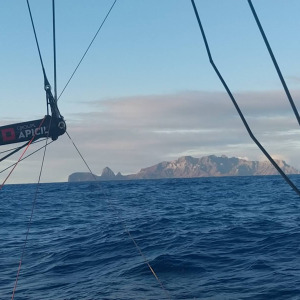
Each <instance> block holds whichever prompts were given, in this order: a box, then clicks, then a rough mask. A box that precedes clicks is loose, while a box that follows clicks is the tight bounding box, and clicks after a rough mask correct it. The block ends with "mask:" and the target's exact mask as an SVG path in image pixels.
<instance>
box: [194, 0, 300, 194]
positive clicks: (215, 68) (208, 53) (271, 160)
mask: <svg viewBox="0 0 300 300" xmlns="http://www.w3.org/2000/svg"><path fill="white" fill-rule="evenodd" d="M191 2H192V5H193V8H194V12H195V15H196V18H197V21H198V25H199V28H200V31H201V34H202V37H203V41H204V44H205V48H206V52H207V55H208V57H209V62H210V64H211V65H212V67H213V69H214V70H215V72H216V74H217V75H218V77H219V79H220V81H221V82H222V84H223V86H224V88H225V90H226V92H227V94H228V95H229V97H230V99H231V101H232V103H233V105H234V107H235V109H236V110H237V112H238V114H239V116H240V118H241V120H242V122H243V124H244V126H245V128H246V130H247V132H248V134H249V135H250V137H251V139H252V140H253V141H254V142H255V144H256V145H257V146H258V148H259V149H260V150H261V151H262V152H263V154H264V155H265V156H266V157H267V158H268V160H269V161H270V162H271V163H272V165H273V166H274V167H275V169H276V170H277V171H278V172H279V174H280V175H281V176H282V177H283V178H284V180H285V181H286V182H287V183H288V184H289V185H290V186H291V187H292V189H293V190H294V191H295V192H296V193H297V194H298V195H299V196H300V191H299V190H298V188H297V187H296V186H295V185H294V183H293V182H292V181H291V180H290V179H289V178H288V177H287V176H286V174H285V173H284V172H283V171H282V170H281V168H280V167H279V166H278V165H277V163H276V162H275V160H274V159H273V158H272V157H271V156H270V154H269V153H268V152H267V151H266V150H265V148H264V147H263V146H262V145H261V144H260V142H259V141H258V140H257V139H256V137H255V136H254V134H253V133H252V131H251V129H250V127H249V125H248V123H247V121H246V119H245V117H244V115H243V113H242V111H241V110H240V108H239V106H238V104H237V102H236V100H235V98H234V96H233V95H232V93H231V91H230V89H229V87H228V86H227V84H226V82H225V80H224V79H223V77H222V75H221V73H220V72H219V70H218V68H217V67H216V65H215V63H214V61H213V59H212V56H211V53H210V49H209V45H208V42H207V39H206V36H205V32H204V29H203V26H202V24H201V21H200V17H199V14H198V10H197V7H196V5H195V2H194V0H191Z"/></svg>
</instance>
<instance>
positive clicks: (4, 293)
mask: <svg viewBox="0 0 300 300" xmlns="http://www.w3.org/2000/svg"><path fill="white" fill-rule="evenodd" d="M291 178H292V180H293V181H294V182H295V184H296V185H297V186H298V187H300V176H296V175H295V176H291ZM35 189H36V185H33V184H27V185H6V186H4V188H3V190H1V191H0V199H1V206H0V299H11V295H12V291H13V286H14V281H15V278H16V275H17V270H18V265H19V260H20V257H21V252H22V247H23V243H24V239H25V234H26V230H27V224H28V221H29V217H30V213H31V207H32V201H33V198H34V193H35ZM127 231H128V232H129V233H130V235H131V236H132V237H133V238H134V240H135V242H136V243H137V245H138V247H139V248H140V249H141V251H142V253H143V255H144V256H145V257H143V256H141V255H140V253H139V251H138V250H137V248H136V247H135V245H134V242H133V241H132V240H131V238H130V237H129V235H128V232H127ZM145 258H146V260H147V261H148V262H149V263H150V265H151V267H152V268H153V270H154V271H155V273H156V274H157V276H158V278H159V280H160V282H161V283H162V285H163V286H164V289H163V288H162V287H161V285H160V283H159V282H158V281H157V280H156V278H155V277H154V275H153V274H152V273H151V271H150V269H149V267H148V266H147V264H146V263H145V261H144V259H145ZM15 299H16V300H25V299H30V300H33V299H34V300H35V299H38V300H42V299H43V300H50V299H51V300H53V299H56V300H60V299H64V300H71V299H72V300H73V299H74V300H75V299H80V300H82V299H89V300H94V299H119V300H127V299H145V300H146V299H147V300H157V299H190V300H192V299H211V300H212V299H214V300H219V299H220V300H223V299H230V300H233V299H256V300H259V299H300V199H299V197H298V196H297V194H296V193H295V192H294V191H292V190H291V188H290V187H289V186H288V185H287V184H286V183H285V182H284V181H283V180H282V178H281V177H279V176H258V177H222V178H195V179H163V180H140V181H111V182H97V183H96V182H85V183H51V184H50V183H49V184H41V185H40V189H39V192H38V197H37V202H36V206H35V211H34V216H33V220H32V224H31V229H30V234H29V236H28V243H27V247H26V250H25V254H24V257H23V264H22V269H21V272H20V276H19V281H18V286H17V290H16V294H15Z"/></svg>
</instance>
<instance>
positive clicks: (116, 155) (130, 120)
mask: <svg viewBox="0 0 300 300" xmlns="http://www.w3.org/2000/svg"><path fill="white" fill-rule="evenodd" d="M293 94H294V95H296V97H297V98H298V99H299V96H300V92H299V91H294V93H293ZM235 96H236V100H237V101H238V103H239V105H240V107H241V109H242V111H243V112H244V114H245V117H246V119H247V121H248V122H249V125H250V126H251V127H252V128H253V132H254V134H255V135H256V136H257V138H258V139H259V140H260V141H261V143H262V144H263V145H264V146H265V147H266V149H267V150H268V151H269V152H270V154H273V153H274V154H276V155H282V157H285V158H286V159H287V160H288V161H289V162H290V163H292V164H293V165H294V166H296V167H300V160H299V158H298V154H297V153H298V149H299V146H300V145H299V143H298V142H297V141H300V135H299V131H300V130H299V126H298V124H297V122H296V120H295V117H294V115H293V112H292V110H291V108H290V106H289V104H288V101H287V100H286V97H285V95H284V94H283V93H282V92H281V91H278V92H277V91H272V92H256V93H255V92H248V93H247V92H245V93H238V94H236V95H235ZM296 97H295V98H296ZM87 105H88V106H87V107H86V108H85V111H90V112H85V113H78V114H70V115H67V114H66V119H67V121H68V124H67V126H68V132H69V133H70V135H71V137H72V139H74V141H75V143H76V145H77V146H78V148H79V149H80V151H81V152H82V155H83V156H84V157H85V159H86V161H87V162H88V163H89V164H90V165H91V167H92V170H93V172H95V173H96V174H100V173H101V171H102V169H103V168H104V167H106V166H109V167H111V168H112V170H113V171H114V172H118V171H121V172H122V173H123V174H128V173H133V172H137V171H138V170H139V169H140V168H143V167H147V166H150V165H152V164H156V163H158V162H160V161H163V160H172V159H176V158H178V157H180V156H182V155H192V156H196V157H201V156H203V155H208V154H216V155H221V154H226V155H228V156H239V157H248V158H249V159H259V158H260V156H261V152H260V151H259V150H258V149H257V147H256V145H255V144H254V143H253V142H252V140H251V139H250V137H249V135H248V133H247V131H246V130H245V128H244V126H243V124H242V122H241V120H240V118H239V116H238V114H237V112H236V111H235V109H234V106H233V105H232V103H231V101H230V99H229V97H228V96H227V94H225V93H222V92H202V91H186V92H181V93H176V94H168V95H147V96H134V97H123V98H115V99H101V100H97V101H91V102H88V103H87ZM32 164H33V165H30V164H24V165H23V169H22V170H20V172H21V174H23V180H24V178H26V177H24V176H25V175H24V174H31V173H32V171H31V170H32V167H33V166H35V167H36V168H37V169H38V164H39V163H38V159H37V160H35V161H33V163H32ZM45 168H46V169H45V174H44V176H43V180H44V181H63V180H67V177H68V175H69V174H70V173H72V172H76V171H87V169H86V167H85V165H84V163H83V162H82V161H81V159H80V157H79V155H78V154H77V153H76V150H75V149H74V147H73V145H72V144H71V142H70V141H69V139H68V138H67V136H63V137H61V138H60V139H59V140H58V141H57V142H55V143H53V144H52V145H51V146H50V147H49V149H48V150H47V157H46V164H45ZM47 168H48V169H47ZM21 177H22V176H21ZM27 177H28V176H27ZM29 177H30V176H29ZM18 178H20V177H18ZM30 178H31V177H30ZM32 178H33V177H32ZM28 180H29V179H28ZM33 181H34V180H33Z"/></svg>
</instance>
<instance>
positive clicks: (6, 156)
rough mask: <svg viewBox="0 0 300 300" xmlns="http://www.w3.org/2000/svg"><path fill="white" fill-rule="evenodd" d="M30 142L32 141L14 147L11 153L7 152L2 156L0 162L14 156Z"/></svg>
mask: <svg viewBox="0 0 300 300" xmlns="http://www.w3.org/2000/svg"><path fill="white" fill-rule="evenodd" d="M29 143H30V141H28V142H26V143H25V144H23V145H22V146H19V147H17V148H14V149H13V150H12V151H11V152H10V153H8V154H6V155H5V156H3V157H1V158H0V162H1V161H3V160H5V159H7V158H9V157H10V156H12V155H13V154H15V153H17V152H18V151H20V150H21V149H22V148H24V147H26V146H27V145H28V144H29Z"/></svg>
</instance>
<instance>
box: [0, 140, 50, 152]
mask: <svg viewBox="0 0 300 300" xmlns="http://www.w3.org/2000/svg"><path fill="white" fill-rule="evenodd" d="M44 140H45V139H39V140H36V141H34V142H32V143H31V145H33V144H36V143H39V142H43V141H44ZM19 147H20V146H19ZM19 147H14V148H11V149H8V150H4V151H1V152H0V154H3V153H6V152H10V151H13V150H15V149H18V148H19Z"/></svg>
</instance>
